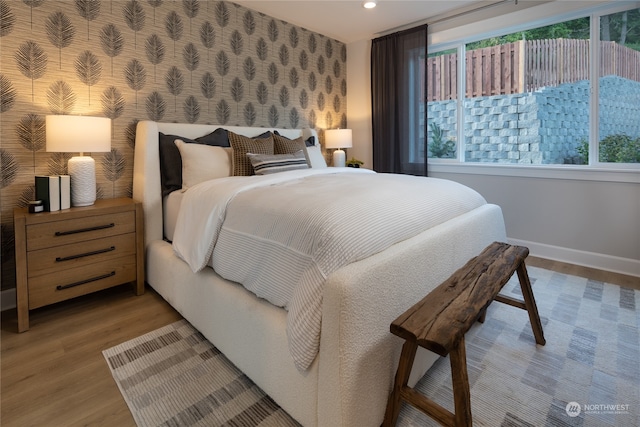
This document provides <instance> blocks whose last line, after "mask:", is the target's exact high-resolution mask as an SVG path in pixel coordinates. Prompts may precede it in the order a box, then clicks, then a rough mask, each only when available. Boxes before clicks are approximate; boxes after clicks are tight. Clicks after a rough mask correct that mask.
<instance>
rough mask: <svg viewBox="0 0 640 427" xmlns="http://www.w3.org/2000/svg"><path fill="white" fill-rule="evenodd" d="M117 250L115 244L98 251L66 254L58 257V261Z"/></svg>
mask: <svg viewBox="0 0 640 427" xmlns="http://www.w3.org/2000/svg"><path fill="white" fill-rule="evenodd" d="M115 250H116V247H115V246H111V247H110V248H105V249H98V250H97V251H91V252H85V253H83V254H78V255H69V256H65V257H56V262H62V261H71V260H72V259H78V258H84V257H86V256H91V255H98V254H103V253H106V252H111V251H115Z"/></svg>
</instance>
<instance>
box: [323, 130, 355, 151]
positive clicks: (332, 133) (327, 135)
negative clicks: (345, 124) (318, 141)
mask: <svg viewBox="0 0 640 427" xmlns="http://www.w3.org/2000/svg"><path fill="white" fill-rule="evenodd" d="M351 134H352V132H351V129H329V130H325V131H324V144H325V148H351V147H352V142H351Z"/></svg>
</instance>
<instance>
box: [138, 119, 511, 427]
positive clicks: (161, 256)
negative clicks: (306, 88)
mask: <svg viewBox="0 0 640 427" xmlns="http://www.w3.org/2000/svg"><path fill="white" fill-rule="evenodd" d="M218 127H220V126H215V125H200V124H182V123H157V122H151V121H141V122H139V123H138V125H137V132H136V143H135V160H134V176H133V197H134V199H136V200H138V201H141V202H142V204H143V209H144V218H145V247H146V278H147V283H148V284H149V285H151V286H152V287H153V288H154V289H155V290H156V291H157V292H158V293H159V294H160V295H162V297H163V298H164V299H166V300H167V301H168V302H169V303H170V304H171V305H172V306H173V307H174V308H175V309H176V310H177V311H178V312H180V314H181V315H182V316H184V318H185V319H187V320H188V321H189V322H190V323H191V324H192V325H193V326H194V327H196V328H197V329H198V330H199V331H200V332H202V334H203V335H204V336H205V337H206V338H207V339H209V340H210V341H211V342H212V343H213V344H214V345H215V346H216V347H217V348H218V349H220V351H222V352H223V353H224V354H225V355H226V356H227V357H228V358H229V359H230V360H231V361H232V362H233V363H234V364H235V365H236V366H237V367H238V368H239V369H241V370H242V371H243V372H244V373H245V374H246V375H248V376H249V377H250V378H251V379H252V380H253V381H254V382H255V383H256V384H257V385H258V386H260V387H261V388H262V389H263V390H264V391H265V392H266V393H267V394H268V395H269V396H271V397H272V398H273V399H274V400H275V401H276V402H277V403H278V404H279V405H280V406H281V407H282V408H283V409H284V410H286V411H287V412H288V413H289V414H290V415H291V416H292V417H294V418H295V419H296V420H297V421H299V422H300V423H301V424H302V425H304V426H307V427H312V426H330V427H337V426H349V427H350V426H359V427H360V426H379V425H380V424H381V422H382V419H383V417H384V411H385V406H386V401H387V397H388V394H389V391H390V389H391V385H392V384H393V377H394V375H395V370H396V367H397V363H398V359H399V355H400V349H401V345H402V340H400V339H399V338H397V337H395V336H394V335H392V334H391V333H390V332H389V325H390V323H391V322H392V321H393V320H394V319H395V318H396V317H397V316H398V315H399V314H401V313H402V312H403V311H405V310H406V309H407V308H408V307H410V306H411V305H413V304H414V303H415V302H417V301H419V300H420V299H421V298H422V297H423V296H424V295H426V293H428V292H429V291H430V290H431V289H433V288H434V287H436V286H437V285H438V284H440V283H441V282H442V281H444V280H445V279H446V278H447V277H448V276H449V275H451V273H453V272H454V271H455V270H456V269H457V268H459V267H460V266H462V265H463V264H464V263H465V262H466V261H467V260H468V259H469V258H471V257H473V256H475V255H477V254H478V253H480V251H481V250H482V249H483V248H484V247H486V246H487V245H488V244H490V243H491V242H493V241H505V240H506V236H505V227H504V220H503V217H502V211H501V210H500V208H499V207H498V206H495V205H492V204H487V205H484V206H481V207H479V208H477V209H475V210H474V211H471V212H469V213H467V214H464V215H461V216H459V217H456V218H454V219H453V220H450V221H448V222H446V223H444V224H441V225H439V226H437V227H434V228H432V229H430V230H427V231H425V232H423V233H421V234H419V235H417V236H416V237H413V238H411V239H409V240H406V241H403V242H401V243H398V244H396V245H394V246H392V247H390V248H389V249H387V250H385V251H384V252H381V253H379V254H376V255H374V256H372V257H370V258H367V259H364V260H362V261H358V262H356V263H353V264H350V265H348V266H346V267H343V268H341V269H340V270H338V271H336V272H335V273H333V274H332V275H331V276H330V277H329V278H328V279H327V282H326V286H325V291H324V294H323V307H322V331H321V339H320V352H319V354H318V356H317V358H316V360H315V361H314V362H313V364H312V365H311V367H310V368H309V369H308V370H307V371H305V372H300V371H298V370H297V369H296V368H295V366H294V364H293V359H292V358H291V356H290V355H289V351H288V346H287V335H286V312H285V311H284V310H283V309H281V308H278V307H275V306H273V305H271V304H269V303H267V302H266V301H264V300H261V299H259V298H257V297H255V296H254V295H253V294H252V293H250V292H248V291H247V290H245V289H244V288H243V287H242V286H240V285H238V284H236V283H233V282H229V281H226V280H224V279H222V278H221V277H220V276H218V275H217V274H216V273H215V272H214V271H213V270H212V269H210V268H207V269H205V270H204V271H202V272H200V273H198V274H193V273H192V272H191V270H190V269H189V267H188V266H187V264H186V263H184V262H183V261H182V260H180V259H179V258H177V257H176V256H174V254H173V251H172V248H171V245H170V244H169V243H167V242H166V241H164V240H163V218H162V215H163V213H162V196H161V188H160V170H159V154H158V132H163V133H165V134H174V135H180V136H184V137H187V138H196V137H199V136H203V135H206V134H208V133H210V132H212V131H213V130H215V129H216V128H218ZM224 128H225V129H229V130H232V131H233V132H236V133H238V134H242V135H246V136H255V135H258V134H260V133H262V132H264V131H265V130H266V129H264V128H251V127H233V126H224ZM278 131H279V132H280V133H281V134H282V135H283V136H286V137H289V138H295V137H298V136H300V135H302V136H304V138H305V139H306V138H307V137H308V136H310V135H314V136H316V141H317V134H316V133H315V131H314V130H311V129H305V130H292V129H278ZM420 350H422V349H420ZM418 356H419V359H420V362H419V361H418V360H416V363H415V364H414V372H413V375H412V379H411V380H410V382H411V383H412V384H413V383H414V382H415V381H416V380H417V379H419V378H420V377H421V376H422V375H423V374H424V372H425V371H426V369H427V368H428V367H429V366H430V365H431V364H432V363H433V361H434V360H435V359H436V355H435V354H433V353H427V352H426V351H423V353H421V354H419V355H418Z"/></svg>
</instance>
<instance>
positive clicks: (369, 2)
mask: <svg viewBox="0 0 640 427" xmlns="http://www.w3.org/2000/svg"><path fill="white" fill-rule="evenodd" d="M376 3H377V1H376V0H365V2H364V3H362V7H364V8H365V9H373V8H374V7H376Z"/></svg>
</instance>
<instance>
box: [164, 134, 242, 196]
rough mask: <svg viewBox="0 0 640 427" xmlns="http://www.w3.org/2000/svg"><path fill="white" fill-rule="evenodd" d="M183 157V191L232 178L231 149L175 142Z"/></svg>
mask: <svg viewBox="0 0 640 427" xmlns="http://www.w3.org/2000/svg"><path fill="white" fill-rule="evenodd" d="M174 143H175V144H176V146H177V147H178V150H179V151H180V156H182V191H185V190H186V189H188V188H189V187H193V186H194V185H196V184H199V183H201V182H204V181H208V180H210V179H216V178H224V177H227V176H231V148H229V147H217V146H213V145H204V144H193V143H187V142H184V141H183V140H181V139H176V140H175V141H174Z"/></svg>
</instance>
